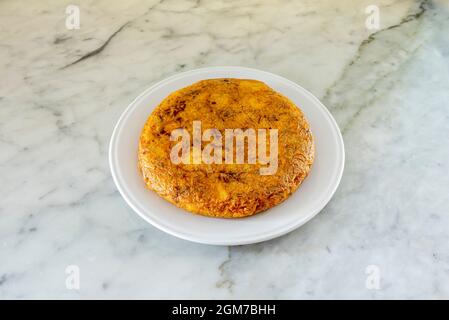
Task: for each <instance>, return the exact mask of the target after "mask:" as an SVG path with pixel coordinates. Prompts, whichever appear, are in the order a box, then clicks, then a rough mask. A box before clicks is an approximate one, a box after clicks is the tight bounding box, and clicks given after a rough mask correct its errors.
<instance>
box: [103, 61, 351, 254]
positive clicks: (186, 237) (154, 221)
mask: <svg viewBox="0 0 449 320" xmlns="http://www.w3.org/2000/svg"><path fill="white" fill-rule="evenodd" d="M241 70H245V71H247V72H256V73H259V74H265V75H267V76H270V77H273V78H277V79H278V80H280V81H282V82H284V83H286V84H288V85H290V86H292V87H294V88H295V89H296V90H300V91H301V92H302V93H304V94H305V95H306V96H307V97H308V98H309V99H311V100H312V101H313V102H314V104H315V105H316V106H318V107H320V109H321V110H322V111H324V113H325V115H326V116H327V118H328V120H329V122H330V123H331V125H332V126H333V129H334V131H335V132H336V134H337V139H336V140H337V142H338V145H339V147H338V149H339V150H340V152H341V164H340V168H339V171H338V172H337V177H336V179H335V184H334V186H333V187H332V190H331V191H330V192H329V193H328V196H327V197H326V198H325V199H324V200H323V201H322V202H321V205H319V206H318V208H316V209H315V210H313V212H311V213H310V214H309V215H308V216H307V217H306V218H303V219H298V220H297V221H295V222H294V223H291V224H288V225H286V226H283V227H280V228H277V229H275V230H274V231H273V232H271V233H268V234H266V235H261V236H257V235H256V236H254V235H253V236H251V237H250V238H243V237H241V239H240V240H221V241H218V240H214V239H211V240H207V239H203V238H200V237H195V236H194V235H192V234H189V233H183V232H179V231H176V230H173V229H171V228H170V227H167V226H166V225H165V224H163V223H161V222H159V221H158V220H157V219H156V218H154V217H151V216H149V215H147V214H145V213H144V212H142V211H143V210H141V208H139V203H138V201H136V200H134V199H132V195H131V194H128V193H130V192H129V191H128V192H127V191H126V190H124V189H123V186H122V185H121V182H120V180H119V176H118V175H119V174H118V172H117V171H116V169H117V168H116V167H117V166H116V163H115V160H116V157H114V154H115V151H116V147H117V144H116V143H115V142H116V141H117V137H118V134H119V133H120V130H121V128H122V125H123V123H124V120H125V119H126V117H127V116H128V115H129V114H130V113H131V111H132V110H133V109H134V108H135V107H136V106H137V104H136V103H137V102H138V101H139V100H140V99H142V98H143V97H145V96H146V95H148V94H149V93H151V91H154V90H156V89H157V88H158V87H160V86H163V85H165V84H166V83H167V82H170V81H173V80H177V79H179V78H183V77H185V76H188V75H192V74H195V73H202V72H211V71H212V72H213V71H233V72H238V71H241ZM108 157H109V161H108V162H109V167H110V171H111V175H112V178H113V181H114V184H115V186H116V187H117V189H118V191H119V193H120V195H121V196H122V198H123V199H124V200H125V202H126V203H127V204H128V205H129V206H130V207H131V208H132V209H133V211H134V212H135V213H137V214H138V215H139V216H140V217H141V218H142V219H144V220H145V221H146V222H147V223H149V224H151V225H153V226H154V227H156V228H158V229H159V230H161V231H164V232H166V233H168V234H170V235H172V236H175V237H177V238H181V239H183V240H187V241H191V242H195V243H201V244H209V245H224V246H233V245H245V244H251V243H259V242H263V241H267V240H271V239H274V238H277V237H280V236H283V235H285V234H287V233H290V232H291V231H293V230H295V229H297V228H299V227H301V226H302V225H304V224H306V223H307V222H308V221H310V220H311V219H312V218H314V217H315V216H316V215H317V214H318V213H319V212H321V211H322V210H323V209H324V207H325V206H326V205H327V204H328V203H329V201H330V200H331V199H332V197H333V196H334V194H335V192H336V191H337V189H338V186H339V185H340V182H341V179H342V176H343V172H344V168H345V158H346V154H345V147H344V140H343V136H342V134H341V130H340V128H339V126H338V124H337V122H336V121H335V119H334V117H333V116H332V114H331V113H330V111H329V110H328V109H327V108H326V106H325V105H324V104H323V103H322V102H321V101H320V100H319V99H318V98H317V97H315V95H313V94H312V93H311V92H310V91H308V90H307V89H305V88H303V87H302V86H300V85H299V84H297V83H295V82H293V81H291V80H289V79H287V78H284V77H282V76H279V75H277V74H274V73H271V72H268V71H264V70H259V69H255V68H248V67H241V66H214V67H204V68H197V69H192V70H189V71H185V72H181V73H176V74H174V75H172V76H169V77H166V78H164V79H162V80H160V81H157V82H156V83H154V84H153V85H151V86H150V87H149V88H147V89H145V90H144V91H143V92H142V93H141V94H139V95H138V96H137V97H136V98H134V99H133V100H132V101H131V102H130V103H129V104H128V106H127V107H126V108H125V109H124V110H123V112H122V113H121V114H120V117H119V118H118V120H117V122H116V124H115V126H114V129H113V131H112V134H111V138H110V141H109V152H108ZM134 202H136V203H134Z"/></svg>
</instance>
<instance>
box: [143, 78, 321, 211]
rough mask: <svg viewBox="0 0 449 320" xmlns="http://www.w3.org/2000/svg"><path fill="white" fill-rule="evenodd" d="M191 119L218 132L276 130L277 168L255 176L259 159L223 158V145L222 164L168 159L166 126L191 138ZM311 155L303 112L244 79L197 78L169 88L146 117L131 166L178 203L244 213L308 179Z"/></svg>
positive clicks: (151, 186)
mask: <svg viewBox="0 0 449 320" xmlns="http://www.w3.org/2000/svg"><path fill="white" fill-rule="evenodd" d="M195 121H201V128H202V130H203V131H204V130H207V129H217V130H218V131H219V132H220V133H221V134H222V136H223V137H225V132H226V130H227V129H235V128H241V129H242V130H246V129H250V128H251V129H254V130H256V132H258V130H259V129H266V130H267V131H269V130H270V129H271V130H273V129H277V133H278V136H277V145H278V154H277V170H276V172H274V174H271V175H262V174H261V173H260V172H261V171H260V169H261V168H262V167H266V165H264V164H261V163H259V162H256V163H249V161H247V163H232V164H229V163H225V161H224V159H225V154H226V150H225V145H224V144H223V146H222V148H223V152H222V157H223V161H222V163H204V162H201V163H197V164H193V163H192V162H190V163H182V162H181V163H173V161H172V159H171V158H170V154H171V150H172V149H173V147H174V146H175V145H176V144H177V143H178V142H177V141H173V139H171V134H172V132H173V131H174V130H176V129H180V128H183V129H185V130H186V131H187V132H188V133H189V134H190V136H191V137H192V136H193V135H194V132H193V131H194V130H193V123H194V122H195ZM270 132H271V131H270ZM270 134H271V133H270ZM192 140H193V139H192ZM214 142H215V140H214ZM270 143H271V140H270V141H269V142H268V144H270ZM190 144H191V145H192V141H191V142H190ZM267 150H271V149H270V146H268V147H267ZM192 151H193V148H192V150H191V152H192ZM232 152H234V156H235V150H233V151H232ZM269 153H270V152H269ZM234 158H235V157H234ZM245 158H246V159H249V158H248V154H247V153H245ZM313 160H314V142H313V137H312V132H311V130H310V126H309V124H308V122H307V120H306V119H305V117H304V115H303V113H302V111H301V110H300V109H299V108H298V107H297V106H296V105H295V104H294V103H293V102H292V101H290V100H289V99H288V98H286V97H285V96H283V95H281V94H280V93H278V92H276V91H274V90H273V89H271V88H270V87H269V86H267V85H266V84H265V83H263V82H261V81H257V80H249V79H233V78H223V79H208V80H202V81H199V82H196V83H194V84H192V85H190V86H188V87H185V88H182V89H180V90H177V91H175V92H173V93H171V94H170V95H169V96H168V97H166V98H165V99H164V100H163V101H162V102H161V103H160V104H159V105H158V106H157V107H156V108H155V110H154V111H153V112H152V113H151V115H150V116H149V118H148V120H147V122H146V124H145V125H144V127H143V129H142V133H141V136H140V140H139V147H138V167H139V170H140V172H141V173H142V176H143V179H144V182H145V184H146V186H147V187H148V188H149V189H151V190H153V191H155V192H156V193H157V194H158V195H159V196H161V197H162V198H164V199H166V200H168V201H169V202H171V203H173V204H175V205H176V206H178V207H180V208H183V209H186V210H188V211H190V212H193V213H197V214H201V215H206V216H212V217H221V218H240V217H245V216H251V215H254V214H256V213H259V212H262V211H264V210H267V209H269V208H271V207H273V206H275V205H277V204H279V203H281V202H282V201H284V200H285V199H287V198H288V197H289V196H290V195H291V194H292V193H293V192H294V191H295V190H296V189H297V188H298V187H299V186H300V184H301V183H302V182H303V180H304V179H305V178H306V177H307V175H308V174H309V172H310V169H311V166H312V164H313Z"/></svg>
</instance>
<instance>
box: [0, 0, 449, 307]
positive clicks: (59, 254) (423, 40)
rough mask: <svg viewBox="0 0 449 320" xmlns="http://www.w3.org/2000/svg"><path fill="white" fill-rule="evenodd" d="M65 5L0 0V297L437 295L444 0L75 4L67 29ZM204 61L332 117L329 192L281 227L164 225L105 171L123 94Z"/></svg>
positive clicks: (447, 97) (448, 243) (447, 98)
mask: <svg viewBox="0 0 449 320" xmlns="http://www.w3.org/2000/svg"><path fill="white" fill-rule="evenodd" d="M70 3H71V2H66V1H56V0H52V1H47V0H46V1H39V2H29V1H14V0H4V1H1V2H0V182H1V183H0V195H1V198H0V298H2V299H12V298H74V299H79V298H105V299H109V298H192V299H197V298H198V299H199V298H210V299H220V298H222V299H241V298H254V299H257V298H273V299H299V298H304V299H318V298H324V299H331V298H339V299H341V298H358V299H365V298H367V299H371V298H374V299H381V298H389V299H390V298H410V299H417V298H449V175H448V171H449V37H448V30H449V4H448V1H443V0H439V1H421V2H420V1H413V0H397V1H395V0H378V1H376V5H377V6H378V9H379V17H380V25H379V28H375V27H376V26H375V25H373V24H372V23H371V24H367V19H370V17H371V13H370V12H375V11H370V10H372V7H371V9H370V8H368V9H367V7H368V6H369V5H371V4H372V3H371V1H365V0H345V1H331V0H302V1H274V0H273V1H254V0H250V1H245V2H239V1H226V2H223V3H222V2H220V1H215V0H212V1H202V0H197V1H168V0H165V1H159V0H158V1H137V0H133V1H107V0H103V1H83V0H80V1H77V2H76V5H77V6H78V7H77V8H78V9H79V13H80V28H79V29H71V27H73V26H74V25H76V23H75V24H74V21H75V20H70V19H72V18H73V17H74V16H73V15H72V14H73V13H74V12H75V11H76V10H75V11H73V8H72V7H69V8H68V9H67V6H68V5H69V4H70ZM66 10H67V11H66ZM366 10H368V13H367V11H366ZM68 19H69V20H68ZM369 21H372V20H368V22H369ZM373 26H374V27H373ZM68 27H69V28H68ZM217 65H219V66H222V65H239V66H246V67H253V68H258V69H262V70H266V71H270V72H273V73H276V74H279V75H281V76H284V77H286V78H288V79H291V80H293V81H295V82H297V83H299V84H300V85H302V86H304V87H305V88H307V89H309V90H310V91H311V92H313V93H314V94H315V95H316V96H317V97H318V98H320V99H321V100H322V101H323V102H324V104H325V105H326V106H327V107H328V108H329V110H330V112H331V113H332V114H333V115H334V117H335V118H336V120H337V122H338V123H339V125H340V128H341V130H342V133H343V137H344V140H345V146H346V157H347V159H346V167H345V172H344V175H343V179H342V182H341V185H340V187H339V189H338V190H337V192H336V194H335V196H334V197H333V199H332V200H331V202H330V203H329V204H328V205H327V206H326V208H325V209H324V210H323V211H322V212H321V213H320V214H319V215H317V216H316V217H315V218H314V219H313V220H312V221H310V222H309V223H307V224H306V225H304V226H303V227H301V228H299V229H297V230H295V231H293V232H291V233H290V234H288V235H286V236H283V237H281V238H278V239H275V240H271V241H268V242H264V243H260V244H255V245H246V246H237V247H216V246H208V245H200V244H194V243H190V242H187V241H183V240H180V239H177V238H174V237H172V236H169V235H167V234H165V233H163V232H161V231H159V230H157V229H156V228H154V227H152V226H150V225H149V224H147V223H145V222H144V221H143V220H142V219H141V218H139V217H138V216H137V215H136V214H135V213H134V212H133V211H132V210H131V209H130V208H129V207H128V206H127V205H126V203H125V201H124V200H123V199H122V198H121V196H120V195H119V193H118V191H117V189H116V187H115V185H114V183H113V181H112V178H111V175H110V171H109V166H108V142H109V138H110V136H111V133H112V129H113V127H114V124H115V123H116V121H117V119H118V117H119V116H120V114H121V112H122V111H123V110H124V109H125V108H126V106H127V105H128V104H129V103H130V102H131V101H132V100H133V99H134V98H135V97H136V96H137V95H138V94H140V93H141V92H142V91H143V90H144V89H146V88H147V87H149V86H150V85H151V84H153V83H155V82H157V81H159V80H161V79H163V78H165V77H167V76H170V75H173V74H175V73H177V72H181V71H184V70H190V69H195V68H199V67H206V66H217ZM78 280H79V281H78ZM78 284H79V286H78Z"/></svg>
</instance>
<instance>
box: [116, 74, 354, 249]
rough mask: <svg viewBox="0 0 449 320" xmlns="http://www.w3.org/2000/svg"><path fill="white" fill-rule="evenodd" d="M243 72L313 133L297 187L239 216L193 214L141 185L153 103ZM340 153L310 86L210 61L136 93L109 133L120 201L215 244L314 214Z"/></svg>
mask: <svg viewBox="0 0 449 320" xmlns="http://www.w3.org/2000/svg"><path fill="white" fill-rule="evenodd" d="M224 77H227V78H245V79H256V80H260V81H263V82H265V83H266V84H268V85H269V86H270V87H272V88H273V89H274V90H276V91H278V92H280V93H282V94H284V95H285V96H287V97H288V98H290V99H291V100H292V101H293V102H294V103H295V104H297V105H298V106H299V107H300V108H301V109H302V111H303V112H304V114H305V116H306V118H307V119H308V121H309V123H310V126H311V129H312V133H313V136H314V139H315V148H316V154H315V162H314V164H313V167H312V170H311V172H310V174H309V176H308V177H307V179H306V180H305V181H304V182H303V184H302V185H301V186H300V187H299V189H298V190H297V191H296V192H295V193H294V194H293V195H292V196H291V197H290V198H288V199H287V200H286V201H284V202H283V203H281V204H280V205H278V206H276V207H274V208H271V209H270V210H267V211H266V212H264V213H260V214H257V215H255V216H252V217H247V218H242V219H217V218H209V217H204V216H200V215H194V214H191V213H189V212H187V211H184V210H183V209H179V208H177V207H176V206H174V205H173V204H171V203H169V202H167V201H165V200H163V199H162V198H160V197H159V196H157V195H156V194H155V193H153V192H152V191H150V190H148V189H146V188H145V185H144V183H143V179H142V177H141V176H140V173H139V172H138V170H137V145H138V141H139V136H140V132H141V129H142V127H143V125H144V124H145V122H146V120H147V118H148V116H149V115H150V113H151V112H152V111H153V109H154V108H155V107H156V106H157V105H158V104H159V103H160V102H161V101H162V100H163V99H164V98H165V97H166V96H167V95H168V94H170V93H171V92H173V91H175V90H178V89H180V88H183V87H185V86H188V85H190V84H192V83H194V82H196V81H199V80H203V79H210V78H224ZM344 160H345V153H344V146H343V139H342V137H341V134H340V130H339V129H338V126H337V124H336V122H335V120H334V119H333V117H332V116H331V114H330V113H329V111H328V110H327V109H326V107H324V106H323V105H322V104H321V103H320V101H319V100H318V99H317V98H315V97H314V96H313V95H312V94H311V93H310V92H308V91H307V90H305V89H303V88H302V87H300V86H299V85H297V84H296V83H293V82H291V81H289V80H287V79H285V78H282V77H280V76H277V75H274V74H271V73H268V72H264V71H260V70H255V69H248V68H242V67H212V68H204V69H198V70H192V71H188V72H184V73H181V74H177V75H175V76H172V77H170V78H167V79H165V80H163V81H161V82H159V83H156V84H155V85H153V86H152V87H151V88H149V89H147V90H146V91H145V92H143V93H142V94H141V95H140V96H138V97H137V98H136V99H135V100H134V101H133V102H132V103H131V104H130V105H129V106H128V108H126V110H125V112H123V114H122V115H121V117H120V119H119V120H118V123H117V125H116V127H115V129H114V132H113V133H112V138H111V143H110V148H109V162H110V166H111V172H112V177H113V178H114V181H115V184H116V185H117V188H118V190H119V191H120V193H121V195H122V196H123V198H124V199H125V201H126V202H127V203H128V204H129V205H130V206H131V208H133V209H134V211H136V212H137V213H138V214H139V215H140V216H141V217H142V218H143V219H145V220H146V221H148V222H149V223H151V224H152V225H153V226H155V227H157V228H159V229H161V230H163V231H165V232H167V233H169V234H171V235H174V236H176V237H179V238H182V239H186V240H190V241H194V242H199V243H206V244H214V245H241V244H249V243H255V242H260V241H265V240H269V239H272V238H275V237H279V236H281V235H283V234H286V233H288V232H290V231H292V230H294V229H296V228H298V227H299V226H301V225H303V224H304V223H306V222H307V221H308V220H310V219H311V218H313V217H314V216H315V215H316V214H317V213H318V212H319V211H320V210H321V209H323V207H324V206H325V205H326V204H327V203H328V202H329V200H330V199H331V197H332V195H333V194H334V192H335V190H336V189H337V186H338V184H339V183H340V179H341V176H342V174H343V167H344Z"/></svg>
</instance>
